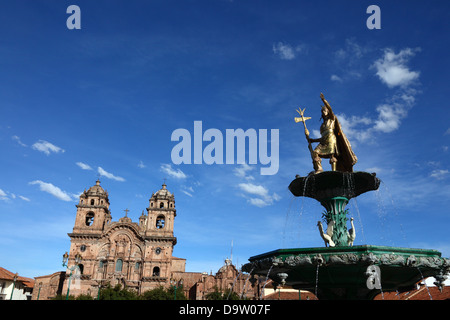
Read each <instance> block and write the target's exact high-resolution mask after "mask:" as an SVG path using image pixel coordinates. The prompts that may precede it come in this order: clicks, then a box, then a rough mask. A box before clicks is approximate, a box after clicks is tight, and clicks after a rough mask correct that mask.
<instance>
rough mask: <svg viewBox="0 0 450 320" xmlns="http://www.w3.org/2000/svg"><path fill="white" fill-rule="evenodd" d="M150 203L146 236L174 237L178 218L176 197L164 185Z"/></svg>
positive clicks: (153, 195) (154, 194)
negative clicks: (174, 227) (176, 218)
mask: <svg viewBox="0 0 450 320" xmlns="http://www.w3.org/2000/svg"><path fill="white" fill-rule="evenodd" d="M149 201H150V203H149V207H148V208H147V214H148V216H147V226H146V231H145V235H146V236H155V237H173V225H174V220H175V217H176V216H177V211H176V209H175V197H174V195H173V194H172V193H170V191H169V190H167V186H166V184H165V183H164V184H163V185H162V188H161V189H160V190H158V191H156V192H155V193H153V194H152V196H151V197H150V200H149Z"/></svg>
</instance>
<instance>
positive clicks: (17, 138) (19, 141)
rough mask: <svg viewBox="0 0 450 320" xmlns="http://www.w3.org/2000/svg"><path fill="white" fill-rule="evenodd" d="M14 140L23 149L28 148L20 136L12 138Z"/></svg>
mask: <svg viewBox="0 0 450 320" xmlns="http://www.w3.org/2000/svg"><path fill="white" fill-rule="evenodd" d="M12 139H13V140H14V141H16V142H17V143H18V144H20V145H21V146H22V147H27V145H26V144H25V143H23V142H22V141H21V140H20V138H19V137H18V136H12Z"/></svg>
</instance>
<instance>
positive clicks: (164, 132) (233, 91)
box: [0, 0, 450, 277]
mask: <svg viewBox="0 0 450 320" xmlns="http://www.w3.org/2000/svg"><path fill="white" fill-rule="evenodd" d="M71 4H75V5H78V6H79V7H80V9H81V29H80V30H76V29H74V30H69V29H68V28H67V27H66V20H67V18H68V17H69V14H67V13H66V9H67V7H68V6H69V5H71ZM371 4H376V5H378V6H379V8H380V10H381V29H379V30H376V29H374V30H369V29H368V28H367V26H366V20H367V18H368V17H369V16H370V15H369V14H367V13H366V9H367V7H368V6H369V5H371ZM449 11H450V5H449V4H448V2H446V1H431V2H426V1H370V2H369V1H321V0H319V1H250V0H234V1H226V0H208V1H206V0H205V1H193V0H192V1H181V0H180V1H170V0H164V1H154V0H152V1H136V0H134V1H133V0H132V1H111V0H108V1H101V0H96V1H81V0H75V1H70V2H69V1H60V0H58V1H56V0H54V1H31V0H30V1H25V0H23V1H8V2H6V3H3V4H2V10H1V11H0V68H1V71H2V72H0V114H1V117H0V145H1V150H2V156H1V157H0V227H1V228H0V229H1V232H0V242H1V244H2V245H1V246H0V265H1V266H2V267H4V268H6V269H8V270H11V271H13V272H18V273H19V274H20V275H22V276H27V277H35V276H41V275H45V274H50V273H53V272H55V271H59V270H63V267H62V266H61V258H62V257H61V256H62V254H63V253H64V252H65V251H68V250H69V247H70V239H69V237H68V236H67V233H69V232H71V231H72V228H73V223H74V221H75V213H76V208H75V204H76V203H77V199H78V197H77V195H79V194H80V193H81V192H82V191H83V190H84V189H85V188H86V189H87V188H89V187H90V186H92V185H94V184H95V180H96V179H97V177H98V176H99V175H100V180H101V184H102V186H103V187H104V188H105V189H106V190H108V192H109V196H110V203H111V206H110V209H111V213H112V216H113V220H114V221H117V220H118V219H119V218H121V217H122V216H124V210H125V209H127V208H128V209H129V210H130V212H129V213H128V216H129V217H131V218H132V219H133V221H135V222H137V221H138V217H139V216H140V214H141V212H142V211H143V210H145V208H147V207H148V199H149V198H150V196H151V194H152V192H155V191H157V190H159V189H160V188H161V185H162V183H163V181H164V179H167V180H166V183H167V188H168V189H169V190H170V191H171V192H173V193H174V194H175V199H176V208H177V217H176V220H175V230H174V233H175V236H176V237H177V238H178V244H177V245H176V246H175V249H174V255H175V256H177V257H181V258H185V259H187V263H186V270H187V271H198V272H203V271H207V272H210V271H212V272H213V273H214V272H216V271H217V269H218V268H219V267H220V266H221V265H222V264H223V260H224V259H225V258H227V257H230V256H231V243H233V250H232V254H233V262H234V263H235V264H237V265H241V264H245V263H246V262H247V261H248V258H249V257H251V256H254V255H257V254H260V253H264V252H267V251H271V250H275V249H278V248H293V247H315V246H323V241H322V239H321V238H320V236H319V232H318V230H317V227H316V223H317V221H318V220H320V218H321V213H322V211H323V208H322V207H321V206H320V204H318V203H317V202H315V200H313V199H302V198H295V197H294V196H293V195H292V194H290V192H289V190H288V189H287V187H288V185H289V183H290V182H291V181H292V180H293V179H294V177H295V175H296V174H300V175H306V174H308V173H309V172H310V171H311V170H312V164H311V160H310V155H309V152H308V148H307V144H306V140H305V137H304V132H303V127H302V125H301V124H299V123H295V122H294V117H295V116H297V113H296V112H295V110H296V109H298V108H299V107H302V108H306V112H305V114H306V115H307V116H310V117H312V119H311V120H309V121H308V122H307V125H308V128H309V129H310V131H311V133H312V134H313V135H314V134H317V132H318V129H319V126H320V121H319V118H320V106H321V104H322V102H321V100H320V93H321V92H323V93H324V94H325V97H326V99H327V100H328V101H329V102H330V104H331V106H332V107H333V110H334V111H335V113H336V114H337V115H338V117H339V120H340V122H341V124H342V126H343V127H344V131H345V133H346V135H347V137H348V138H349V140H350V142H351V143H352V146H353V150H354V152H355V153H356V155H357V157H358V159H359V161H358V163H357V164H356V166H355V168H354V169H355V170H358V171H369V172H376V173H377V176H378V177H379V178H380V179H381V180H382V184H381V187H380V189H379V190H378V191H376V192H371V193H367V194H364V195H361V196H360V197H358V199H357V200H356V201H355V200H351V201H350V203H349V204H348V206H347V207H348V208H349V210H350V215H351V216H353V217H354V218H355V227H356V231H357V237H356V240H355V245H361V244H373V245H390V246H400V247H413V248H426V249H437V250H439V251H441V252H442V253H443V256H445V257H449V256H450V245H449V233H448V227H449V225H450V217H449V212H448V207H449V204H450V203H449V202H450V201H449V199H450V188H449V181H450V180H449V179H450V171H449V170H450V161H449V160H448V159H449V155H450V150H449V147H450V124H449V120H450V116H449V113H448V111H447V109H448V106H447V104H448V96H447V95H448V93H449V91H448V84H449V83H450V81H449V80H450V79H449V77H450V70H449V67H450V55H449V54H448V52H449V37H448V33H449V32H448V31H449V22H448V21H449V16H448V12H449ZM194 121H202V125H203V130H206V129H209V128H215V129H218V130H220V131H221V132H223V133H225V130H226V129H238V128H242V129H244V130H247V129H250V128H252V129H256V130H258V129H267V130H270V129H278V130H279V170H278V172H277V173H276V174H274V175H261V174H260V168H261V166H262V165H261V163H257V164H255V165H238V164H221V165H219V164H212V165H207V164H180V165H175V164H174V163H173V162H172V159H171V151H172V148H174V146H175V145H176V144H177V142H174V141H171V135H172V132H173V131H174V130H176V129H179V128H184V129H186V130H188V131H190V132H191V133H193V130H194ZM204 146H205V144H204ZM324 167H325V169H327V170H328V169H329V164H328V163H327V161H324Z"/></svg>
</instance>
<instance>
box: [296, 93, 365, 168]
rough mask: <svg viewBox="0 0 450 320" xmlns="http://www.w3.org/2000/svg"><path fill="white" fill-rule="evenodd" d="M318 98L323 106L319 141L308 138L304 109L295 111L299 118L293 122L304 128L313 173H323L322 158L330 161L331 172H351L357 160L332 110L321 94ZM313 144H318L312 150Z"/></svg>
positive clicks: (306, 118)
mask: <svg viewBox="0 0 450 320" xmlns="http://www.w3.org/2000/svg"><path fill="white" fill-rule="evenodd" d="M320 98H321V99H322V101H323V103H324V104H325V105H324V106H322V117H321V119H323V123H322V125H321V126H320V135H321V137H320V138H319V139H311V138H310V137H309V131H308V129H307V128H306V120H308V119H311V118H310V117H304V116H303V113H304V112H305V109H303V110H302V109H299V110H296V111H297V112H298V113H299V114H300V116H301V117H300V118H299V117H296V118H295V122H303V124H304V126H305V135H306V140H307V141H308V148H309V151H310V152H311V158H312V160H313V166H314V170H315V173H319V172H322V171H323V168H322V158H327V159H330V164H331V170H332V171H343V172H353V166H354V165H355V164H356V162H357V161H358V158H357V157H356V156H355V154H354V153H353V150H352V146H351V145H350V142H349V141H348V140H347V137H346V136H345V134H344V132H343V131H342V129H341V125H340V124H339V121H338V118H337V117H336V115H335V114H334V113H333V109H331V106H330V104H329V103H328V101H327V100H325V97H324V95H323V93H321V94H320ZM313 142H319V144H318V145H317V147H316V148H315V149H314V150H313V149H312V146H311V143H313Z"/></svg>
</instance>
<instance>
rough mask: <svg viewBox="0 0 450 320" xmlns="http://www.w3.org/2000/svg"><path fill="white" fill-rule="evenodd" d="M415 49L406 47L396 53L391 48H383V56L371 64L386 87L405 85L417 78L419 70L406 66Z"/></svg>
mask: <svg viewBox="0 0 450 320" xmlns="http://www.w3.org/2000/svg"><path fill="white" fill-rule="evenodd" d="M414 51H415V50H412V49H410V48H406V49H403V50H401V51H400V52H399V53H398V54H396V53H395V52H394V51H393V50H392V49H385V50H384V56H383V57H382V58H381V59H378V60H377V61H375V63H374V64H373V67H374V68H375V69H376V71H377V72H376V74H377V76H378V77H379V78H380V80H381V81H382V82H383V83H385V84H386V85H387V86H388V87H390V88H392V87H396V86H407V85H409V84H410V83H412V82H413V81H414V80H416V79H418V78H419V75H420V72H417V71H410V70H409V68H408V67H407V66H406V63H407V62H408V60H409V58H410V57H412V56H414V55H415V52H414Z"/></svg>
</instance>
